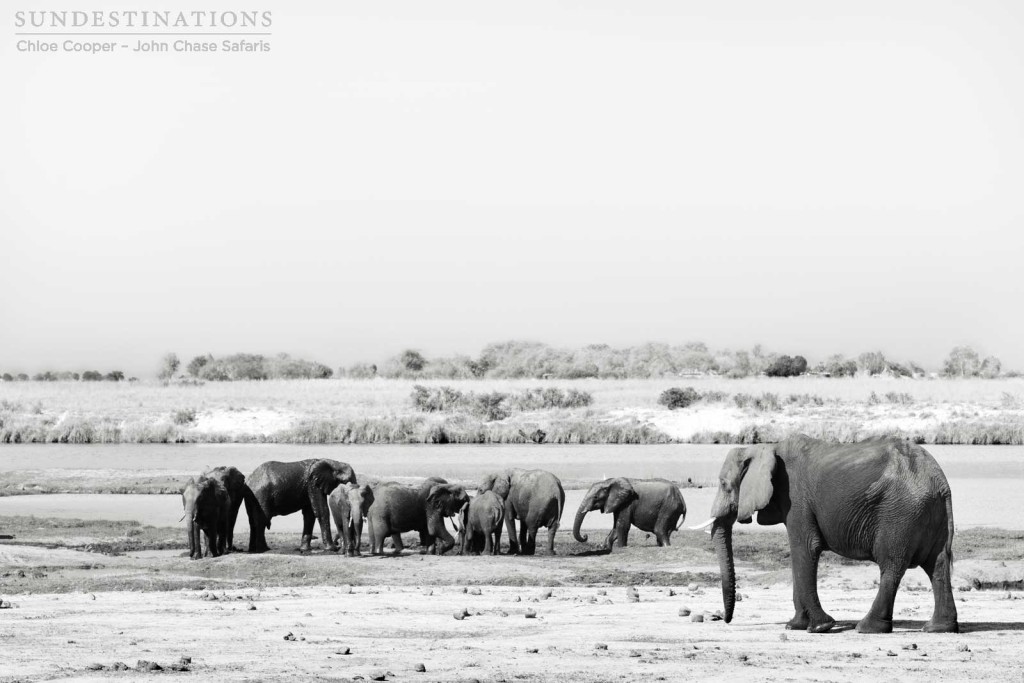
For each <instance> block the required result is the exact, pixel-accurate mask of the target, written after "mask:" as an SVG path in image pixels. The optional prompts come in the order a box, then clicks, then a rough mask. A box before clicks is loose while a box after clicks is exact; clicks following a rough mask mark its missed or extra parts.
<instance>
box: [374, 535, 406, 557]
mask: <svg viewBox="0 0 1024 683" xmlns="http://www.w3.org/2000/svg"><path fill="white" fill-rule="evenodd" d="M391 545H392V546H393V547H394V551H395V555H397V554H399V553H400V552H402V551H403V550H405V545H404V544H403V543H402V534H391ZM380 547H381V552H384V542H383V541H381V544H380Z"/></svg>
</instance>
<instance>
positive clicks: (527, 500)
mask: <svg viewBox="0 0 1024 683" xmlns="http://www.w3.org/2000/svg"><path fill="white" fill-rule="evenodd" d="M477 491H478V492H480V493H483V492H485V491H494V492H495V493H496V494H497V495H498V497H499V498H501V499H502V500H503V501H504V502H505V528H506V529H507V530H508V546H509V547H508V552H509V554H510V555H515V554H518V553H521V554H523V555H533V554H534V553H535V552H536V550H537V530H538V529H539V528H540V527H542V526H544V527H547V528H548V552H549V553H550V554H552V555H554V554H555V533H556V532H557V531H558V524H559V520H561V518H562V510H563V508H564V507H565V491H563V490H562V482H560V481H559V480H558V477H556V476H555V475H553V474H551V473H550V472H545V471H544V470H521V469H517V468H513V469H508V470H503V471H501V472H493V473H491V474H488V475H487V476H485V477H484V478H483V479H482V480H481V481H480V486H479V487H478V489H477ZM517 519H518V520H520V521H519V542H518V543H517V542H516V524H515V520H517Z"/></svg>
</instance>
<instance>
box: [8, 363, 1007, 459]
mask: <svg viewBox="0 0 1024 683" xmlns="http://www.w3.org/2000/svg"><path fill="white" fill-rule="evenodd" d="M683 384H685V386H692V387H693V388H694V389H695V390H696V391H697V392H698V393H699V394H700V395H701V397H702V399H701V400H700V401H699V402H697V403H696V404H694V405H693V406H690V407H689V408H686V409H684V410H679V411H676V412H679V413H683V412H686V411H693V410H705V409H717V410H724V409H733V410H737V411H740V415H741V417H742V421H741V422H742V423H741V424H736V425H731V426H729V427H728V428H721V429H716V428H709V427H704V428H698V429H693V430H691V431H690V432H689V433H682V434H680V433H677V432H674V431H672V430H667V429H664V428H662V427H660V426H659V424H660V423H659V422H658V420H652V419H647V418H649V417H650V416H655V417H657V416H658V415H660V414H662V413H664V414H668V411H667V410H666V409H665V408H663V407H661V406H659V405H658V399H659V396H661V395H662V394H663V392H665V391H666V390H668V389H671V388H673V387H679V386H680V385H683ZM417 385H420V386H422V387H423V389H422V390H417V389H416V386H417ZM417 392H419V394H420V395H423V393H424V392H426V395H427V396H428V398H430V400H433V399H434V398H436V399H437V402H436V404H437V406H438V407H439V408H440V410H439V411H436V412H426V413H425V412H422V410H420V409H418V408H417V406H416V405H415V403H414V398H413V397H414V396H415V395H417ZM545 395H546V396H549V397H556V398H557V397H561V398H559V399H558V400H554V399H551V400H545V399H544V396H545ZM460 396H461V397H463V398H462V399H460V398H459V397H460ZM465 397H473V401H472V402H471V403H473V405H474V408H473V409H472V410H468V411H462V410H456V408H458V406H459V404H460V400H461V401H462V402H463V403H465ZM486 397H489V398H488V400H490V401H491V402H492V407H494V406H496V407H497V409H495V410H490V409H489V408H488V407H487V406H484V407H480V405H479V401H480V400H482V399H484V398H486ZM570 397H574V398H570ZM508 406H512V407H514V409H511V410H508V409H504V410H498V409H500V408H503V407H506V408H507V407H508ZM453 410H454V412H452V411H453ZM637 410H640V411H649V412H650V415H649V416H646V417H645V418H644V419H640V420H638V419H637V416H636V415H635V414H629V411H634V412H635V411H637ZM253 411H264V412H265V413H268V414H271V415H276V416H279V417H280V418H281V421H282V423H283V425H281V426H277V427H275V428H273V429H268V430H261V429H260V428H258V427H253V426H251V425H244V424H243V425H242V426H231V424H232V423H230V421H229V423H227V424H228V426H227V427H224V428H219V427H217V426H213V427H211V426H209V424H211V423H210V418H211V416H221V417H223V416H228V417H231V416H235V417H238V418H243V417H245V416H246V415H252V414H253ZM933 414H941V419H939V420H937V421H935V420H933V421H932V422H933V423H934V424H929V425H928V426H927V427H922V428H920V429H919V428H908V427H907V426H906V425H900V424H896V425H893V424H888V422H887V420H888V418H889V417H892V416H894V415H895V416H903V417H907V418H908V419H909V418H915V419H916V418H920V419H924V418H925V417H926V416H928V415H933ZM494 418H501V419H494ZM780 418H784V419H780ZM204 425H205V426H204ZM538 429H540V430H542V431H544V432H546V439H545V441H546V442H547V443H581V444H587V443H621V444H645V443H666V442H672V441H687V442H697V443H727V442H729V443H751V442H755V441H764V440H772V439H775V438H777V437H779V435H784V434H786V433H791V432H792V431H795V430H802V431H807V432H808V433H811V434H812V435H818V436H822V437H825V438H830V439H836V440H842V441H848V440H851V439H856V438H858V437H859V436H864V435H868V434H877V433H893V434H898V435H903V436H907V437H908V438H911V439H914V440H917V441H921V442H923V443H963V444H996V443H999V444H1003V443H1012V444H1022V443H1024V379H1001V380H983V379H968V380H954V379H938V380H907V379H904V380H895V379H885V378H878V377H876V378H846V379H831V378H821V377H796V378H767V377H754V378H744V379H735V380H730V379H724V378H687V379H686V380H680V379H678V378H676V379H658V380H599V379H581V380H534V379H526V380H383V379H372V380H357V379H341V380H269V381H253V382H208V383H206V384H202V385H187V384H186V385H180V384H172V385H169V386H168V385H164V384H163V383H157V382H152V383H148V382H133V383H127V382H121V383H114V382H4V383H0V442H4V443H198V442H201V443H221V442H242V443H245V442H279V443H530V442H531V439H530V437H529V436H527V435H529V434H533V433H534V432H535V430H538Z"/></svg>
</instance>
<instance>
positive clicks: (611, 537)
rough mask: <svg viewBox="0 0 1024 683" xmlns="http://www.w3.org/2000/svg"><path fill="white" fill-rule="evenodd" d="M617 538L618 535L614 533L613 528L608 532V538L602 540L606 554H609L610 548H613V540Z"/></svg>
mask: <svg viewBox="0 0 1024 683" xmlns="http://www.w3.org/2000/svg"><path fill="white" fill-rule="evenodd" d="M616 538H618V533H616V531H615V527H612V530H611V531H609V532H608V536H607V537H606V538H605V539H604V547H605V549H606V550H608V552H611V550H612V548H613V547H615V539H616Z"/></svg>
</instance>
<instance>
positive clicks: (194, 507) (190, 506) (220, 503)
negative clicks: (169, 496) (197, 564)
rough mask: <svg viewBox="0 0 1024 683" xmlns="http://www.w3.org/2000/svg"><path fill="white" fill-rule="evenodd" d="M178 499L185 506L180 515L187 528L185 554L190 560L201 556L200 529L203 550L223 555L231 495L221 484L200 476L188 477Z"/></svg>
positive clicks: (218, 555)
mask: <svg viewBox="0 0 1024 683" xmlns="http://www.w3.org/2000/svg"><path fill="white" fill-rule="evenodd" d="M181 502H182V505H183V506H184V508H185V514H184V515H183V516H182V519H183V520H185V529H186V531H187V532H188V556H189V557H190V558H191V559H193V560H200V559H202V557H203V545H202V538H201V537H200V532H202V533H204V534H205V535H206V551H207V554H208V555H212V556H213V557H220V556H221V555H223V554H224V551H225V546H226V543H227V525H228V520H229V519H230V517H231V499H230V497H229V496H228V492H227V489H225V488H224V484H222V483H221V482H220V481H219V480H217V479H211V478H208V477H203V476H200V477H198V478H194V479H190V480H189V481H188V483H187V484H185V489H184V490H183V491H182V492H181Z"/></svg>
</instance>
